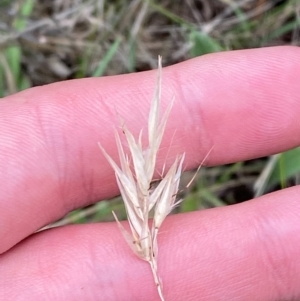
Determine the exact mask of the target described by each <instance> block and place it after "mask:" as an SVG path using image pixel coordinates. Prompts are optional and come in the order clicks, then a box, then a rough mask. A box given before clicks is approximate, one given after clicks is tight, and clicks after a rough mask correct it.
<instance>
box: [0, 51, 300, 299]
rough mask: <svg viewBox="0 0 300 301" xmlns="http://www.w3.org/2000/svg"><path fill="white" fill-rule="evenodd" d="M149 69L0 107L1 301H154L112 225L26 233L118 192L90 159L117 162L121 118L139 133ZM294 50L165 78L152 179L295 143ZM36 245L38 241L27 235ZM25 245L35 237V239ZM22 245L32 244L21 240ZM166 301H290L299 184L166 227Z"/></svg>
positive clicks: (176, 69)
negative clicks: (163, 118)
mask: <svg viewBox="0 0 300 301" xmlns="http://www.w3.org/2000/svg"><path fill="white" fill-rule="evenodd" d="M155 76H156V71H150V72H144V73H139V74H131V75H121V76H115V77H106V78H91V79H82V80H76V81H67V82H61V83H57V84H53V85H48V86H44V87H39V88H33V89H29V90H27V91H24V92H21V93H18V94H15V95H12V96H10V97H7V98H5V99H2V100H1V102H0V172H1V195H0V242H1V243H0V253H1V255H0V300H6V301H10V300H13V301H16V300H32V301H40V300H44V301H50V300H51V301H52V300H53V301H65V300H68V301H71V300H72V301H73V300H74V301H77V300H78V301H79V300H80V301H84V300H87V301H90V300H99V301H102V300H103V301H104V300H105V301H107V300H113V301H114V300H116V301H117V300H118V301H119V300H124V301H128V300H132V301H135V300H137V301H141V300H144V301H148V300H158V296H157V290H156V287H155V285H154V283H153V279H152V274H151V271H150V269H149V266H148V264H147V263H146V262H143V261H141V260H139V259H138V258H137V257H136V256H135V255H134V254H133V253H132V251H131V250H130V249H129V247H128V246H127V244H126V242H125V241H124V239H123V237H122V236H121V234H120V232H119V229H118V228H117V226H116V224H115V223H106V224H104V223H103V224H102V223H100V224H90V225H80V226H66V227H63V228H57V229H52V230H49V231H45V232H41V233H39V234H33V233H34V232H35V231H37V230H38V229H40V228H41V227H43V226H44V225H46V224H48V223H50V222H53V221H55V220H57V219H58V218H60V217H62V216H63V215H65V214H66V213H67V212H69V211H70V210H72V209H75V208H78V207H81V206H84V205H87V204H91V203H94V202H95V201H97V200H100V199H106V198H110V197H113V196H115V195H117V194H118V190H117V186H116V183H115V179H114V175H113V171H112V169H111V167H110V166H109V165H108V163H107V161H106V159H105V158H104V156H103V154H102V153H101V151H100V150H99V148H98V145H97V143H98V142H99V141H100V142H101V144H102V145H103V147H104V148H105V149H106V151H107V152H108V153H109V154H111V155H112V157H113V158H116V156H117V154H116V145H115V140H114V136H113V129H114V127H115V126H117V125H118V118H117V116H116V112H118V113H119V114H120V115H121V116H122V118H123V119H124V120H126V122H127V125H128V127H129V128H130V129H131V130H132V132H133V133H135V134H137V133H138V132H139V131H140V129H141V128H145V127H146V120H147V116H148V110H149V105H150V100H151V96H152V92H153V90H154V84H155ZM299 88H300V49H299V48H295V47H294V48H293V47H276V48H275V47H274V48H266V49H259V50H245V51H236V52H227V53H219V54H214V55H207V56H203V57H201V58H195V59H193V60H189V61H186V62H184V63H181V64H178V65H174V66H172V67H168V68H165V69H164V70H163V88H162V90H163V109H164V108H165V107H166V105H167V102H168V101H169V100H170V99H171V98H172V96H173V95H175V99H176V101H175V104H174V107H173V109H172V112H171V115H170V118H169V121H168V124H167V128H166V132H165V136H164V140H163V143H162V150H161V153H160V155H159V159H158V167H157V168H158V170H157V174H159V171H160V170H161V168H162V166H163V164H164V163H166V165H167V166H169V165H170V164H171V163H172V162H173V161H174V158H175V156H176V155H177V154H180V153H182V152H185V153H186V161H185V166H186V169H192V168H195V167H196V166H197V164H199V162H201V160H202V159H203V157H205V155H206V154H207V153H208V152H209V150H210V149H211V147H212V146H213V150H212V152H211V153H210V155H209V157H208V159H207V161H206V163H207V164H208V165H218V164H225V163H230V162H236V161H240V160H247V159H252V158H257V157H261V156H267V155H270V154H274V153H278V152H281V151H285V150H288V149H291V148H294V147H296V146H299V145H300V135H299V133H300V121H299V120H300V118H299V116H300V93H299ZM32 234H33V235H32ZM30 235H31V236H30ZM29 236H30V237H29ZM159 246H160V251H159V273H160V275H161V278H162V279H163V282H164V294H165V298H166V300H172V301H176V300H178V301H180V300H189V301H192V300H195V301H198V300H205V301H206V300H213V301H216V300H243V301H247V300H249V301H250V300H251V301H253V300H260V301H264V300H270V301H276V300H278V301H279V300H298V299H299V298H300V286H299V283H300V260H299V258H300V187H293V188H288V189H285V190H282V191H279V192H275V193H272V194H269V195H266V196H263V197H260V198H258V199H255V200H251V201H248V202H245V203H243V204H239V205H234V206H229V207H224V208H218V209H211V210H206V211H199V212H194V213H191V214H181V215H176V216H171V217H169V218H167V220H166V221H165V223H164V224H163V226H162V228H161V233H160V234H159Z"/></svg>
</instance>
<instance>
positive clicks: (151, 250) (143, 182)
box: [99, 57, 184, 300]
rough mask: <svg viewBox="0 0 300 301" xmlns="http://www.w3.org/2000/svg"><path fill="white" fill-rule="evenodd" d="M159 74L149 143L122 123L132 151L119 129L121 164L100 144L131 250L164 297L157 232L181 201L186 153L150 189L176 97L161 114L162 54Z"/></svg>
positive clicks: (122, 228)
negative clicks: (123, 210) (115, 186)
mask: <svg viewBox="0 0 300 301" xmlns="http://www.w3.org/2000/svg"><path fill="white" fill-rule="evenodd" d="M158 63H159V64H158V65H159V66H158V76H157V83H156V90H155V93H154V97H153V100H152V104H151V109H150V113H149V119H148V146H147V147H146V148H144V147H143V146H142V131H141V132H140V135H139V137H138V139H135V138H134V136H133V135H132V134H131V132H130V131H129V130H128V128H127V127H126V124H125V123H124V124H123V125H122V130H123V133H124V134H125V137H126V140H127V143H128V146H129V151H130V154H126V153H125V152H124V148H123V146H122V143H121V140H120V137H119V135H118V133H117V132H116V144H117V148H118V152H119V158H120V166H118V165H117V164H116V163H115V161H114V160H113V159H112V158H111V157H110V156H109V155H108V154H107V152H106V151H105V150H104V148H103V147H102V146H101V144H99V146H100V149H101V150H102V152H103V154H104V156H105V157H106V159H107V160H108V162H109V163H110V165H111V166H112V168H113V169H114V171H115V175H116V180H117V183H118V186H119V189H120V192H121V195H122V198H123V201H124V204H125V208H126V212H127V217H128V223H129V226H130V230H131V233H128V232H127V231H126V230H125V229H124V227H123V226H122V224H121V223H120V222H119V221H118V218H117V216H116V215H115V214H114V213H113V214H114V217H115V219H116V221H117V223H118V226H119V228H120V230H121V232H122V234H123V236H124V238H125V240H126V241H127V243H128V245H129V246H130V248H131V249H132V251H133V252H134V253H135V254H136V255H137V256H138V257H139V258H141V259H143V260H145V261H147V262H148V263H149V264H150V266H151V270H152V273H153V277H154V281H155V284H156V286H157V289H158V293H159V296H160V299H161V300H165V299H164V296H163V291H162V283H161V280H160V278H159V275H158V270H157V256H158V244H157V235H158V231H159V229H160V227H161V225H162V223H163V221H164V219H165V218H166V216H167V215H168V214H169V213H170V212H171V211H172V209H173V208H174V207H175V206H176V205H177V204H178V202H176V195H177V192H178V187H179V181H180V176H181V173H182V164H183V160H184V155H179V156H177V158H176V159H175V162H174V163H173V165H172V166H171V167H170V169H169V170H168V172H167V173H166V174H165V176H164V177H163V179H162V180H161V181H160V183H159V184H158V185H157V187H156V188H154V189H152V188H151V186H150V185H151V182H152V181H153V175H154V171H155V166H156V156H157V152H158V150H159V147H160V144H161V141H162V137H163V134H164V130H165V126H166V123H167V120H168V117H169V113H170V111H171V108H172V105H173V102H174V100H172V101H171V102H170V104H169V106H168V108H167V110H166V112H165V113H164V114H163V116H162V117H161V116H160V102H161V77H162V75H161V74H162V66H161V57H159V61H158ZM151 210H153V212H154V217H153V220H152V222H149V213H150V211H151Z"/></svg>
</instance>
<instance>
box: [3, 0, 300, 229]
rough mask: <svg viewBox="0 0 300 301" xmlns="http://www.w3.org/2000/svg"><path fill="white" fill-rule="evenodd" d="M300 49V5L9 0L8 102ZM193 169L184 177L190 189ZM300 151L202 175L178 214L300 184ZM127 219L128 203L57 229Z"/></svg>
mask: <svg viewBox="0 0 300 301" xmlns="http://www.w3.org/2000/svg"><path fill="white" fill-rule="evenodd" d="M272 45H298V46H299V45H300V0H286V1H280V0H185V1H172V0H161V1H158V0H131V1H129V0H114V1H105V0H22V1H18V0H0V97H4V96H6V95H9V94H12V93H15V92H17V91H20V90H23V89H26V88H29V87H31V86H37V85H42V84H47V83H52V82H56V81H61V80H67V79H72V78H82V77H91V76H102V75H113V74H123V73H129V72H139V71H144V70H149V69H153V68H156V66H157V56H158V54H160V55H162V56H163V58H164V65H165V66H166V65H171V64H175V63H178V62H181V61H184V60H186V59H189V58H192V57H195V56H200V55H204V54H207V53H212V52H217V51H227V50H233V49H245V48H254V47H266V46H272ZM192 177H193V172H186V173H185V174H184V175H183V181H182V182H183V187H184V186H185V185H186V184H187V183H188V182H189V180H190V179H191V178H192ZM299 180H300V149H299V148H297V149H294V150H291V151H288V152H286V153H283V154H278V155H274V156H271V157H268V158H261V159H257V160H252V161H247V162H238V163H236V164H230V165H225V166H219V167H213V168H202V169H201V171H200V173H199V174H198V175H197V177H196V179H195V181H194V182H193V184H192V185H191V186H190V187H189V188H188V189H184V191H183V192H182V195H181V197H184V198H185V201H184V202H183V203H182V205H181V206H180V207H178V208H177V210H176V211H177V212H187V211H193V210H199V209H203V208H212V207H216V206H224V205H228V204H234V203H239V202H243V201H246V200H249V199H251V198H253V197H256V196H259V195H262V194H264V193H267V192H270V191H274V190H278V189H282V188H285V187H288V186H292V185H295V184H298V183H299ZM112 210H114V211H116V212H117V215H118V216H119V217H121V218H122V217H123V218H125V214H124V209H123V205H122V202H121V200H120V198H116V199H114V200H109V201H101V202H99V203H97V204H95V205H93V206H89V207H86V208H82V209H78V210H76V211H74V212H72V213H70V214H69V215H68V216H67V217H65V218H64V219H63V220H60V221H58V222H57V223H56V224H55V225H64V224H69V223H86V222H96V221H109V220H112V214H111V211H112Z"/></svg>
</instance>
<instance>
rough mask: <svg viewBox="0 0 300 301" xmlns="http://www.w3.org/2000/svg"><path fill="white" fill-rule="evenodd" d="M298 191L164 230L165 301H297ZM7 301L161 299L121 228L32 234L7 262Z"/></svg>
mask: <svg viewBox="0 0 300 301" xmlns="http://www.w3.org/2000/svg"><path fill="white" fill-rule="evenodd" d="M299 192H300V187H296V188H293V189H288V190H285V191H280V192H278V193H274V194H270V195H268V196H264V197H261V198H260V199H257V200H254V201H250V202H247V203H243V204H240V205H235V206H230V207H224V208H218V209H211V210H206V211H202V212H194V213H192V214H182V215H176V216H172V217H170V218H169V219H168V220H167V221H166V224H165V225H164V226H163V228H162V231H161V232H160V234H159V246H160V249H159V272H160V275H161V277H162V280H163V285H164V294H165V298H166V300H173V301H176V300H178V301H181V300H189V301H193V300H194V301H198V300H199V299H201V300H203V301H209V300H212V301H216V300H243V301H247V300H249V301H250V300H251V301H253V300H259V301H276V300H278V301H279V300H299V298H300V287H299V283H300V261H299V256H300V223H299V217H300V216H299V215H300V205H299V204H300V203H299ZM0 276H1V277H0V279H1V280H0V299H1V300H7V301H10V300H32V301H35V300H45V301H48V300H49V301H50V300H51V301H52V300H56V301H60V300H70V301H71V300H72V301H76V300H80V301H84V300H99V301H101V300H103V301H104V300H105V301H107V300H111V301H113V300H119V301H122V300H124V301H127V300H131V301H135V300H138V301H142V300H145V301H146V300H159V299H158V295H157V291H156V288H155V285H154V281H153V279H152V275H151V271H150V267H149V266H148V264H147V262H144V261H142V260H140V259H138V258H137V257H135V255H134V254H133V253H132V251H131V250H130V249H129V247H128V246H127V245H126V244H125V241H124V239H123V238H122V236H121V233H120V232H119V229H118V228H117V226H116V225H115V224H113V223H107V224H91V225H84V226H68V227H63V228H57V229H53V230H49V231H46V232H41V233H39V234H36V235H33V236H32V237H30V238H29V239H26V240H25V241H24V242H22V243H20V244H19V245H17V246H16V247H15V248H13V249H12V250H10V251H9V252H6V253H5V254H3V255H2V256H1V257H0Z"/></svg>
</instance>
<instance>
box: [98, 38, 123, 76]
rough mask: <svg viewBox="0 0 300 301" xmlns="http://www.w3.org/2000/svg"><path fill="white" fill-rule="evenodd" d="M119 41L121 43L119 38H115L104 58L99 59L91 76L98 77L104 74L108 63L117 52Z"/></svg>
mask: <svg viewBox="0 0 300 301" xmlns="http://www.w3.org/2000/svg"><path fill="white" fill-rule="evenodd" d="M120 43H121V38H117V39H116V40H115V42H114V43H113V44H112V45H111V47H110V48H109V50H108V51H107V53H106V54H105V56H104V58H103V59H102V60H101V61H100V63H99V65H98V67H97V69H96V70H95V72H94V73H93V76H95V77H98V76H102V75H103V74H104V72H105V70H106V68H107V66H108V64H109V63H110V61H111V60H112V58H113V57H114V55H115V53H116V52H117V50H118V48H119V46H120Z"/></svg>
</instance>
